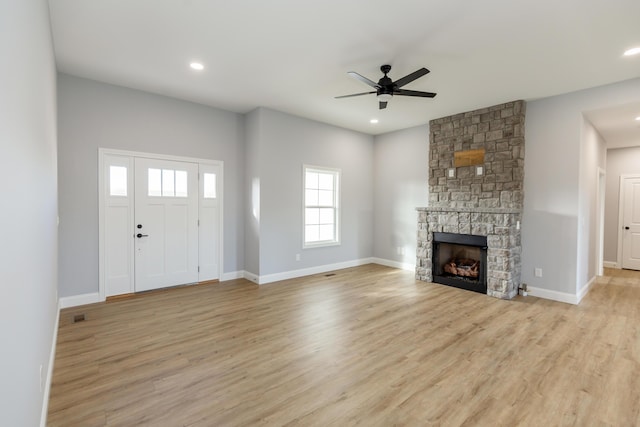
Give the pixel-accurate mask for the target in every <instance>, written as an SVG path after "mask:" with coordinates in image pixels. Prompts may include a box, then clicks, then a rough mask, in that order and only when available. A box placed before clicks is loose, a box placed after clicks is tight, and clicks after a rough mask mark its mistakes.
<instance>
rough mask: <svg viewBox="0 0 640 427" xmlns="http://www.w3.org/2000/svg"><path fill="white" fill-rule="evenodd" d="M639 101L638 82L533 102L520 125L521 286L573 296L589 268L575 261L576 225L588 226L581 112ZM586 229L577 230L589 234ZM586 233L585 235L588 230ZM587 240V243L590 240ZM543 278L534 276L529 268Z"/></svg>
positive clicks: (587, 262)
mask: <svg viewBox="0 0 640 427" xmlns="http://www.w3.org/2000/svg"><path fill="white" fill-rule="evenodd" d="M638 100H640V79H634V80H628V81H625V82H621V83H616V84H612V85H607V86H601V87H598V88H593V89H587V90H583V91H579V92H574V93H570V94H567V95H560V96H555V97H551V98H545V99H541V100H538V101H532V102H529V103H528V104H527V116H526V124H525V139H526V142H525V144H526V150H527V155H526V162H525V191H524V194H525V197H524V213H523V222H522V281H523V282H524V283H527V284H529V285H531V286H535V287H539V288H543V289H548V290H554V291H560V292H565V293H570V294H576V293H577V291H578V289H580V288H581V287H582V286H583V285H584V283H578V277H580V278H582V279H581V280H584V278H587V277H588V275H589V273H588V269H589V268H590V267H589V265H590V263H592V262H594V261H593V260H587V261H586V262H583V257H580V263H579V262H578V260H579V256H578V232H579V229H578V225H579V219H580V220H581V221H583V222H581V225H582V224H589V223H590V221H588V220H586V219H585V218H588V217H589V212H588V211H587V209H588V206H589V204H585V203H583V204H580V191H586V187H585V186H584V185H583V186H581V185H580V177H581V173H580V168H581V167H588V166H587V165H586V164H582V163H583V162H584V159H583V156H582V151H581V150H582V148H581V146H582V143H583V140H582V131H583V117H582V112H584V111H590V110H595V109H599V108H608V107H613V106H618V105H623V104H627V103H630V102H634V101H638ZM588 229H589V226H588V225H586V226H585V228H583V229H581V230H580V231H583V230H588ZM587 232H589V231H587ZM589 240H590V239H587V240H586V241H589ZM536 267H540V268H542V270H543V277H541V278H537V277H534V268H536Z"/></svg>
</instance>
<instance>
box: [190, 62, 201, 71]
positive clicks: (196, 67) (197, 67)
mask: <svg viewBox="0 0 640 427" xmlns="http://www.w3.org/2000/svg"><path fill="white" fill-rule="evenodd" d="M189 66H190V67H191V68H193V69H194V70H198V71H202V70H204V65H202V64H201V63H199V62H192V63H191V64H189Z"/></svg>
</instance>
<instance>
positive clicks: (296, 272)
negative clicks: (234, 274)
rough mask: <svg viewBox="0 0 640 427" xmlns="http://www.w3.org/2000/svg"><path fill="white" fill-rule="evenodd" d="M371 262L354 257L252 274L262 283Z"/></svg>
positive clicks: (370, 260) (370, 261)
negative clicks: (340, 260)
mask: <svg viewBox="0 0 640 427" xmlns="http://www.w3.org/2000/svg"><path fill="white" fill-rule="evenodd" d="M372 262H373V261H372V259H371V258H362V259H356V260H353V261H345V262H338V263H335V264H325V265H319V266H317V267H309V268H302V269H300V270H292V271H284V272H282V273H274V274H267V275H265V276H255V274H252V276H254V277H256V278H257V282H256V283H258V284H259V285H264V284H266V283H272V282H278V281H280V280H288V279H295V278H297V277H304V276H311V275H313V274H320V273H326V272H327V271H333V270H341V269H343V268H350V267H358V266H360V265H365V264H371V263H372ZM247 274H251V273H245V278H247V279H248V280H251V281H255V280H253V279H251V278H249V277H247Z"/></svg>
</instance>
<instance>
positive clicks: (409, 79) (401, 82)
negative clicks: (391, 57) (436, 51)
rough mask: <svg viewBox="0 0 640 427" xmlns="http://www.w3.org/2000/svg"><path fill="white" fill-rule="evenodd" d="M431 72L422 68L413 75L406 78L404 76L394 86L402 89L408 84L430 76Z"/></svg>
mask: <svg viewBox="0 0 640 427" xmlns="http://www.w3.org/2000/svg"><path fill="white" fill-rule="evenodd" d="M428 73H429V70H427V69H426V68H420V69H419V70H417V71H414V72H413V73H411V74H408V75H406V76H404V77H403V78H401V79H398V80H396V81H395V82H394V83H393V84H395V85H396V87H402V86H404V85H406V84H409V83H411V82H412V81H414V80H415V79H419V78H420V77H422V76H424V75H425V74H428Z"/></svg>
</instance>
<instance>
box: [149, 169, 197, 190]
mask: <svg viewBox="0 0 640 427" xmlns="http://www.w3.org/2000/svg"><path fill="white" fill-rule="evenodd" d="M149 196H151V197H187V196H188V192H187V172H186V171H177V170H173V169H153V168H149Z"/></svg>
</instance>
